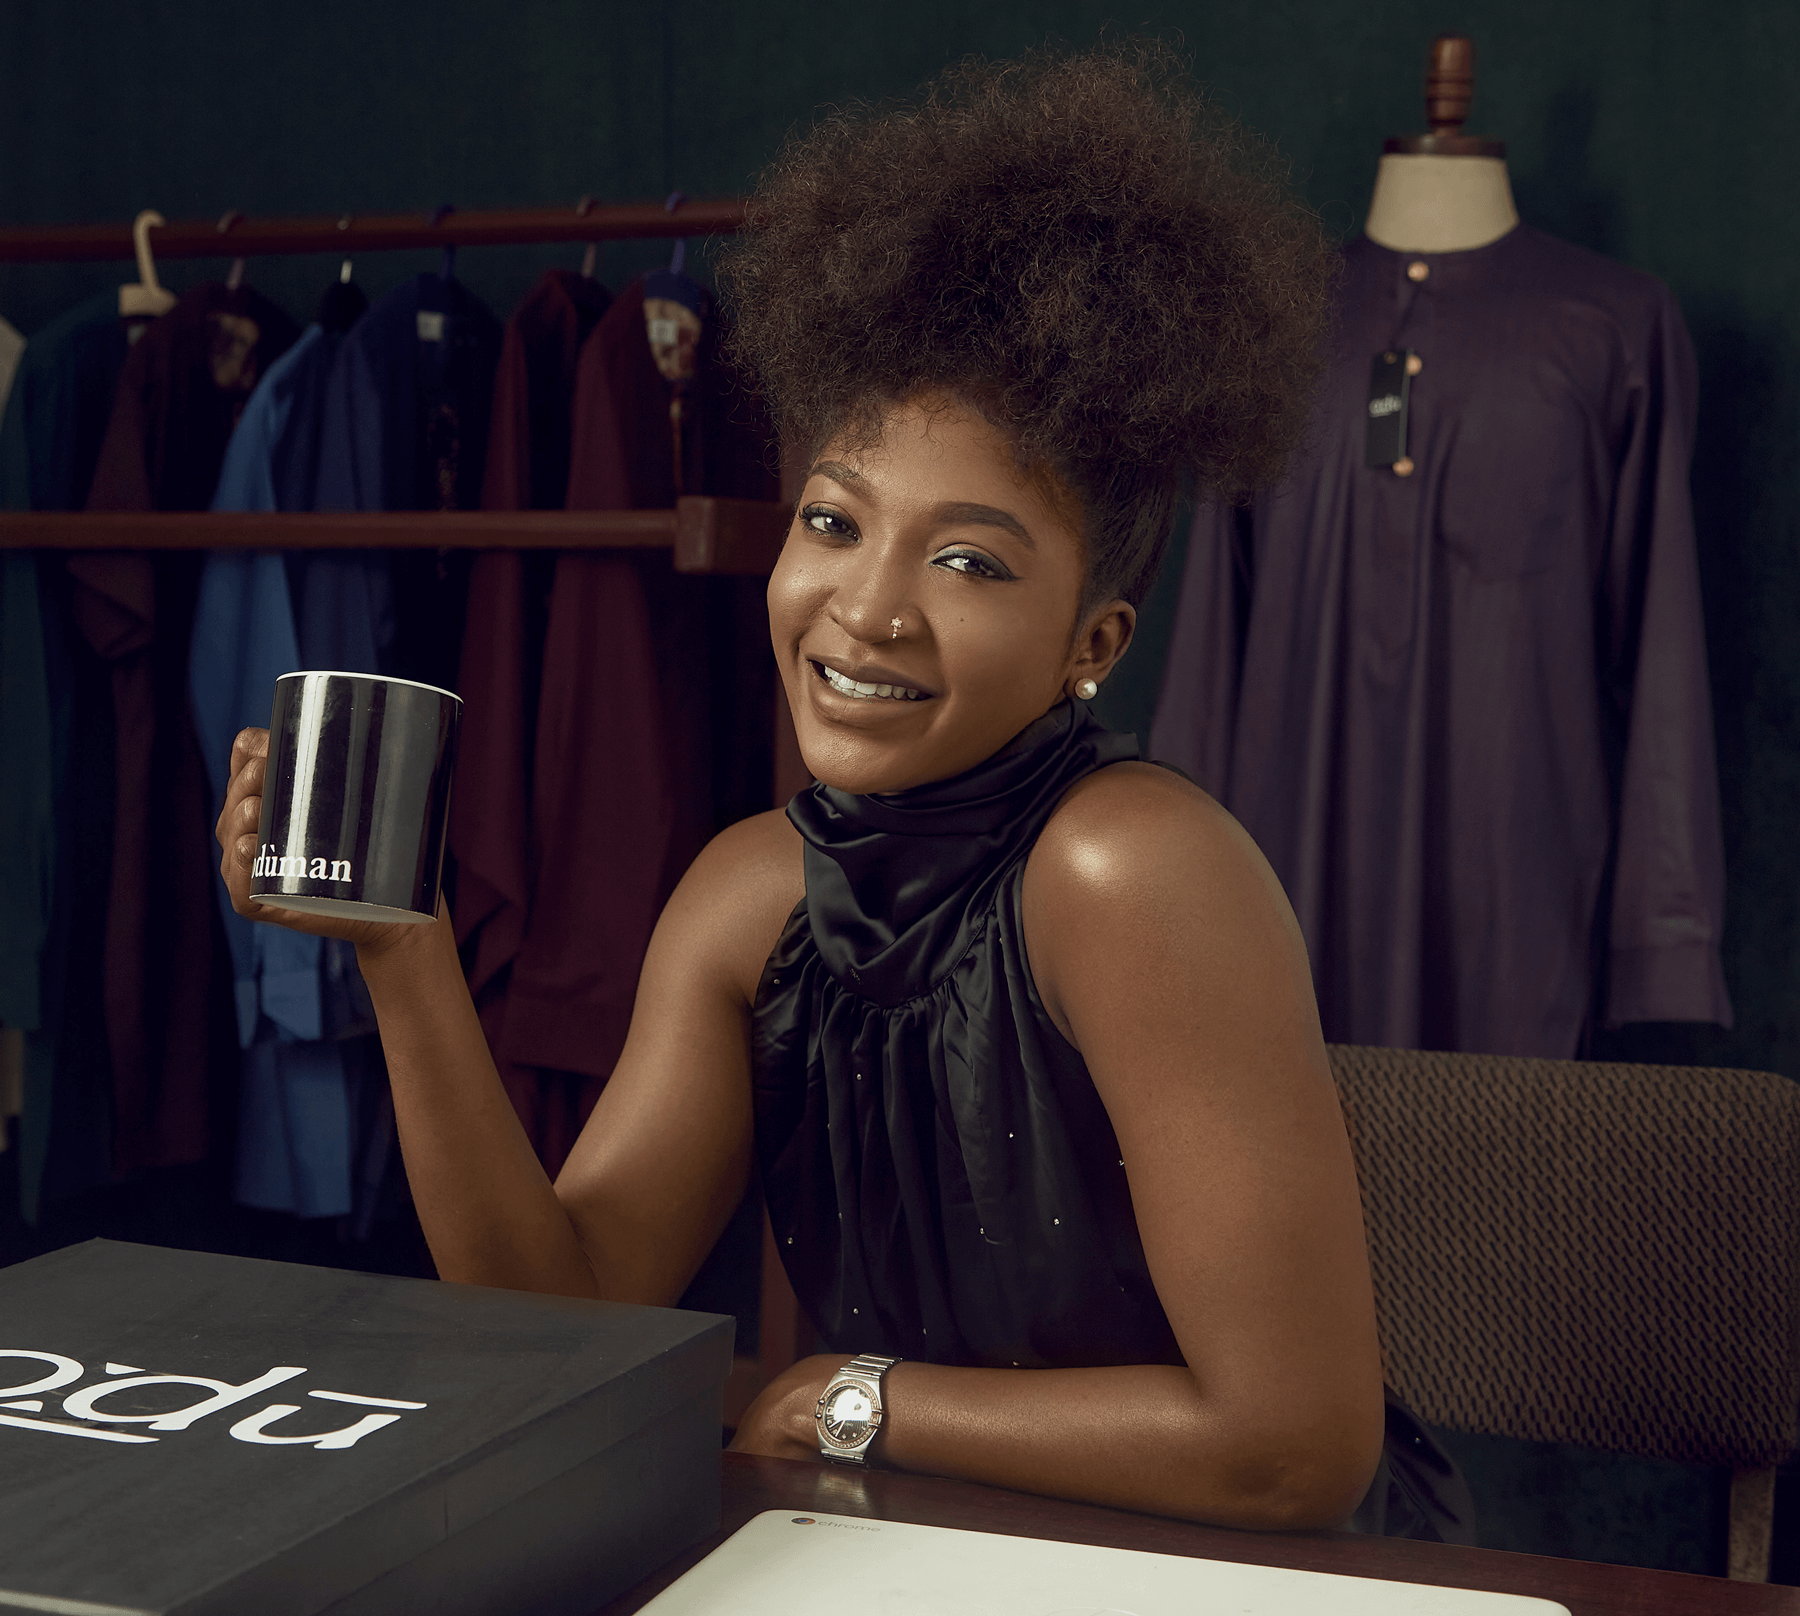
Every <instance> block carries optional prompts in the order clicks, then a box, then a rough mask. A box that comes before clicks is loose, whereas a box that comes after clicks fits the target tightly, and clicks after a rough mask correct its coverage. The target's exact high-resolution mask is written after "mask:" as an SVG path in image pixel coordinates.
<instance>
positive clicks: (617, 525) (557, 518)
mask: <svg viewBox="0 0 1800 1616" xmlns="http://www.w3.org/2000/svg"><path fill="white" fill-rule="evenodd" d="M790 514H791V513H790V512H789V510H788V507H787V506H785V505H778V504H776V503H774V502H773V501H768V500H756V499H712V498H706V497H701V496H690V497H689V498H686V499H683V500H680V501H679V502H677V504H676V506H675V509H674V510H672V511H366V512H362V511H359V512H349V513H328V512H298V511H296V512H261V511H258V512H244V513H239V512H224V511H216V512H215V511H177V512H163V511H157V512H138V511H82V512H64V511H0V550H16V549H32V550H633V549H661V550H673V551H674V562H675V570H676V571H677V572H717V573H742V574H752V575H754V574H766V573H767V572H768V571H769V570H770V569H771V568H772V567H773V566H774V564H775V558H776V557H777V556H778V555H779V554H780V553H781V546H782V542H783V540H784V539H785V538H786V536H787V528H788V521H789V517H790Z"/></svg>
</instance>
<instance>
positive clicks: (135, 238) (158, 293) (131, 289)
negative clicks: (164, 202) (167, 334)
mask: <svg viewBox="0 0 1800 1616" xmlns="http://www.w3.org/2000/svg"><path fill="white" fill-rule="evenodd" d="M167 223H168V220H166V219H165V218H164V217H163V216H162V215H161V214H160V213H158V212H157V211H156V210H155V209H154V208H145V209H144V211H143V212H142V213H140V214H139V215H138V216H137V218H136V219H134V220H133V221H132V224H131V242H132V245H133V246H134V247H135V248H136V249H137V268H138V283H137V285H136V286H121V287H120V288H119V318H120V319H122V320H133V319H141V318H146V317H154V316H156V315H159V314H167V313H168V312H169V310H170V309H172V308H174V307H175V294H174V293H173V292H171V291H168V290H166V289H165V288H164V287H163V286H162V284H161V283H160V282H159V281H158V280H157V278H156V260H155V259H154V258H153V257H152V256H151V254H150V232H151V231H152V230H153V229H155V228H156V227H157V226H158V225H163V224H167Z"/></svg>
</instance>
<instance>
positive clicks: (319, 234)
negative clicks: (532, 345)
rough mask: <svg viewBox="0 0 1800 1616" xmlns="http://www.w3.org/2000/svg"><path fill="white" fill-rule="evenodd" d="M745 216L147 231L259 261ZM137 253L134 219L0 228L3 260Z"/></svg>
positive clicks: (345, 221) (708, 212)
mask: <svg viewBox="0 0 1800 1616" xmlns="http://www.w3.org/2000/svg"><path fill="white" fill-rule="evenodd" d="M743 222H744V201H743V199H742V198H741V197H724V198H718V199H715V200H712V201H705V202H683V203H682V204H681V205H680V206H679V207H677V208H676V209H675V211H674V212H672V213H671V212H669V211H668V210H667V209H665V208H664V207H662V206H661V205H660V204H658V203H655V202H635V203H626V204H622V205H618V206H612V207H590V208H589V209H588V210H587V211H586V212H582V211H580V209H579V208H574V207H570V208H502V209H497V210H493V211H488V212H475V211H471V212H468V213H462V212H450V213H446V214H444V216H443V217H442V218H441V219H437V220H436V221H435V222H434V215H432V214H429V213H346V214H344V215H343V216H342V217H341V218H333V217H330V216H316V217H312V218H283V219H276V218H271V219H252V218H246V217H244V216H243V215H242V214H238V213H227V214H226V215H225V216H224V217H223V218H221V219H186V220H177V221H176V222H175V223H173V224H165V225H159V226H157V227H155V228H154V229H152V230H151V232H150V249H151V251H152V252H153V253H154V254H155V255H156V258H157V261H158V262H159V263H160V262H161V261H162V260H163V259H165V258H257V257H262V256H267V255H269V254H276V253H344V254H346V255H349V254H354V253H359V252H376V251H383V250H386V249H390V248H401V247H497V246H509V245H519V244H523V243H529V242H557V241H620V240H628V239H634V238H644V237H668V236H704V235H714V234H728V233H730V232H732V231H735V230H737V229H738V228H740V227H741V226H742V224H743ZM133 256H134V249H133V247H132V242H131V226H130V225H129V224H91V225H42V226H40V225H13V226H8V227H7V228H4V229H0V263H9V264H43V263H67V262H72V261H76V260H83V261H91V260H96V259H111V258H119V259H129V258H131V257H133Z"/></svg>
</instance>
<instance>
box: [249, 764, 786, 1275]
mask: <svg viewBox="0 0 1800 1616" xmlns="http://www.w3.org/2000/svg"><path fill="white" fill-rule="evenodd" d="M267 739H268V738H267V733H266V732H265V731H262V730H246V731H245V732H244V733H243V734H242V735H240V736H239V737H238V741H237V744H236V746H235V747H234V748H233V754H232V776H233V778H232V785H231V788H230V792H229V794H228V795H227V798H226V803H225V807H224V810H223V812H222V813H221V814H220V816H219V828H218V836H219V842H220V846H221V849H222V860H221V869H222V871H223V873H224V876H225V880H226V884H227V885H228V886H229V887H230V889H231V893H232V901H233V904H234V906H235V907H236V908H237V910H238V912H239V913H240V914H243V915H246V916H248V917H249V918H252V919H256V920H262V921H267V922H272V923H276V924H283V925H289V926H292V927H294V928H295V929H298V930H304V931H310V932H314V933H319V934H327V935H333V936H340V937H346V938H348V939H349V940H350V941H352V942H354V943H355V944H356V949H357V963H358V965H359V966H360V968H361V970H362V973H363V977H364V980H365V981H366V982H367V983H368V987H369V993H370V997H371V998H372V1000H373V1001H374V1005H375V1012H376V1017H377V1020H378V1022H379V1024H380V1028H381V1042H382V1049H383V1051H384V1053H385V1055H386V1057H387V1065H388V1075H389V1080H390V1082H391V1084H392V1087H393V1094H394V1112H395V1119H396V1123H397V1126H398V1131H399V1136H400V1147H401V1151H402V1153H403V1155H404V1157H405V1161H406V1172H407V1178H408V1180H409V1182H410V1184H411V1187H412V1194H413V1201H414V1204H415V1206H416V1207H417V1209H418V1213H419V1221H420V1223H421V1225H422V1226H423V1228H424V1230H425V1237H426V1240H427V1241H428V1242H429V1244H430V1246H431V1253H432V1257H433V1259H434V1260H435V1261H436V1263H437V1268H438V1272H439V1274H440V1275H441V1276H442V1277H443V1278H445V1279H449V1280H459V1281H462V1282H464V1283H467V1284H479V1285H497V1286H502V1287H505V1288H507V1289H512V1290H535V1291H547V1292H552V1293H556V1294H560V1295H567V1296H599V1297H604V1298H607V1299H610V1300H616V1301H635V1302H651V1303H659V1304H664V1305H666V1304H668V1303H670V1302H673V1301H674V1300H675V1299H676V1298H677V1297H679V1296H680V1294H681V1292H682V1291H683V1289H685V1288H686V1285H687V1282H688V1280H689V1279H690V1278H691V1277H692V1276H693V1273H694V1271H695V1270H696V1269H697V1268H698V1267H699V1265H700V1263H701V1261H702V1260H703V1259H704V1258H705V1256H706V1253H707V1252H708V1251H709V1250H710V1249H711V1247H712V1244H713V1242H714V1241H715V1240H716V1239H717V1238H718V1235H719V1232H720V1231H721V1230H722V1229H723V1227H724V1225H725V1223H726V1221H727V1220H728V1219H729V1217H730V1216H731V1213H732V1211H733V1209H734V1208H735V1207H736V1206H737V1204H738V1202H739V1200H740V1199H741V1198H742V1195H743V1191H744V1186H745V1183H746V1175H747V1173H748V1168H749V1160H750V1088H749V1051H748V1044H747V1033H746V1028H747V1017H748V1003H749V994H750V993H751V992H753V991H754V984H755V982H756V979H757V976H758V974H759V972H760V968H761V964H762V961H763V960H764V959H765V958H766V957H767V955H768V952H769V949H770V948H771V947H773V945H774V941H775V937H776V935H777V933H778V932H779V930H780V924H781V921H782V919H783V918H785V916H786V914H787V913H788V911H789V909H791V908H792V906H793V904H794V902H795V901H796V899H797V897H798V890H799V861H798V857H797V854H794V855H791V856H787V855H789V854H790V850H789V848H788V845H787V843H788V840H789V839H791V838H792V836H793V832H792V830H791V829H790V828H789V827H787V825H786V823H785V821H782V822H781V823H780V824H779V825H776V824H772V823H770V819H771V816H767V815H765V816H761V818H760V819H758V820H753V821H748V822H746V823H745V824H744V825H741V826H735V827H733V829H732V830H730V831H727V832H726V833H725V834H724V835H723V836H721V837H719V838H718V839H717V840H715V842H714V843H713V844H712V846H710V847H709V848H708V849H707V850H706V851H705V852H704V853H703V854H702V855H701V857H700V858H699V859H698V860H697V861H696V862H695V865H694V867H693V869H691V870H690V871H689V872H688V874H687V876H686V877H685V878H684V879H683V881H682V883H681V886H680V887H679V888H678V889H677V891H676V893H675V895H674V897H673V898H672V899H671V900H670V902H669V905H668V908H667V909H666V910H665V912H664V915H663V917H662V919H661V920H660V921H659V922H658V924H657V928H656V932H655V935H654V937H653V939H652V941H651V945H650V950H649V955H648V957H647V958H646V960H645V964H644V970H643V974H642V977H641V979H640V982H639V987H638V998H637V1004H636V1006H635V1008H634V1012H633V1018H632V1026H631V1032H630V1035H629V1037H628V1038H627V1040H626V1045H625V1049H624V1052H623V1054H622V1055H621V1056H620V1059H619V1063H618V1066H617V1068H616V1069H615V1070H614V1073H613V1075H612V1077H611V1079H610V1080H609V1081H608V1083H607V1086H606V1088H605V1090H604V1091H603V1093H602V1095H601V1097H600V1101H599V1103H598V1104H597V1105H596V1107H595V1109H594V1114H593V1116H592V1117H591V1118H590V1119H589V1121H588V1124H587V1126H586V1128H585V1129H584V1130H583V1132H582V1136H581V1138H580V1139H579V1140H578V1141H577V1142H576V1146H575V1149H574V1151H573V1153H572V1154H571V1156H570V1159H569V1162H568V1165H567V1166H566V1167H565V1168H564V1170H563V1172H562V1173H561V1175H560V1176H559V1178H558V1181H557V1183H556V1184H555V1185H554V1186H553V1185H552V1184H551V1183H550V1181H549V1179H548V1178H547V1177H546V1176H545V1173H544V1170H543V1168H542V1166H541V1165H540V1164H539V1162H538V1160H537V1157H536V1155H535V1153H534V1152H533V1150H532V1148H531V1145H530V1142H529V1140H527V1138H526V1136H525V1131H524V1129H523V1128H522V1127H521V1126H520V1124H519V1120H518V1117H517V1115H516V1113H515V1112H514V1111H513V1108H512V1103H511V1101H510V1100H509V1099H508V1098H507V1095H506V1091H505V1088H504V1087H503V1086H502V1084H501V1082H500V1076H499V1073H498V1072H497V1071H496V1070H495V1067H494V1062H493V1059H492V1057H491V1056H490V1055H489V1053H488V1047H487V1040H486V1038H485V1037H484V1036H483V1033H482V1030H481V1025H480V1022H479V1021H478V1019H477V1018H476V1014H475V1007H474V1005H473V1003H472V1002H471V1000H470V998H469V992H468V986H467V984H466V983H465V981H464V979H463V974H462V967H461V963H460V961H459V960H458V958H457V953H456V945H455V937H454V934H453V932H452V930H451V926H450V922H449V917H448V915H447V914H445V913H443V912H441V911H440V913H439V916H438V920H437V922H436V924H435V925H430V926H394V925H374V924H366V923H357V922H343V921H338V920H332V919H328V918H326V917H321V916H312V915H302V914H298V913H296V912H294V911H291V910H275V911H270V910H268V909H266V908H264V907H263V906H262V905H259V904H253V903H251V902H250V899H249V883H250V865H251V862H252V860H253V859H254V857H255V843H256V837H255V829H256V824H257V816H258V814H259V813H260V811H261V795H262V780H263V769H264V761H265V756H266V752H267Z"/></svg>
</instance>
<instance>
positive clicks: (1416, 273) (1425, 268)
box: [1406, 258, 1431, 281]
mask: <svg viewBox="0 0 1800 1616" xmlns="http://www.w3.org/2000/svg"><path fill="white" fill-rule="evenodd" d="M1430 273H1431V265H1429V264H1428V263H1426V262H1425V260H1424V259H1423V258H1415V259H1414V260H1413V261H1412V262H1411V263H1410V264H1408V265H1407V266H1406V278H1407V279H1408V280H1409V281H1422V280H1424V279H1425V277H1426V276H1427V275H1429V274H1430Z"/></svg>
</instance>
